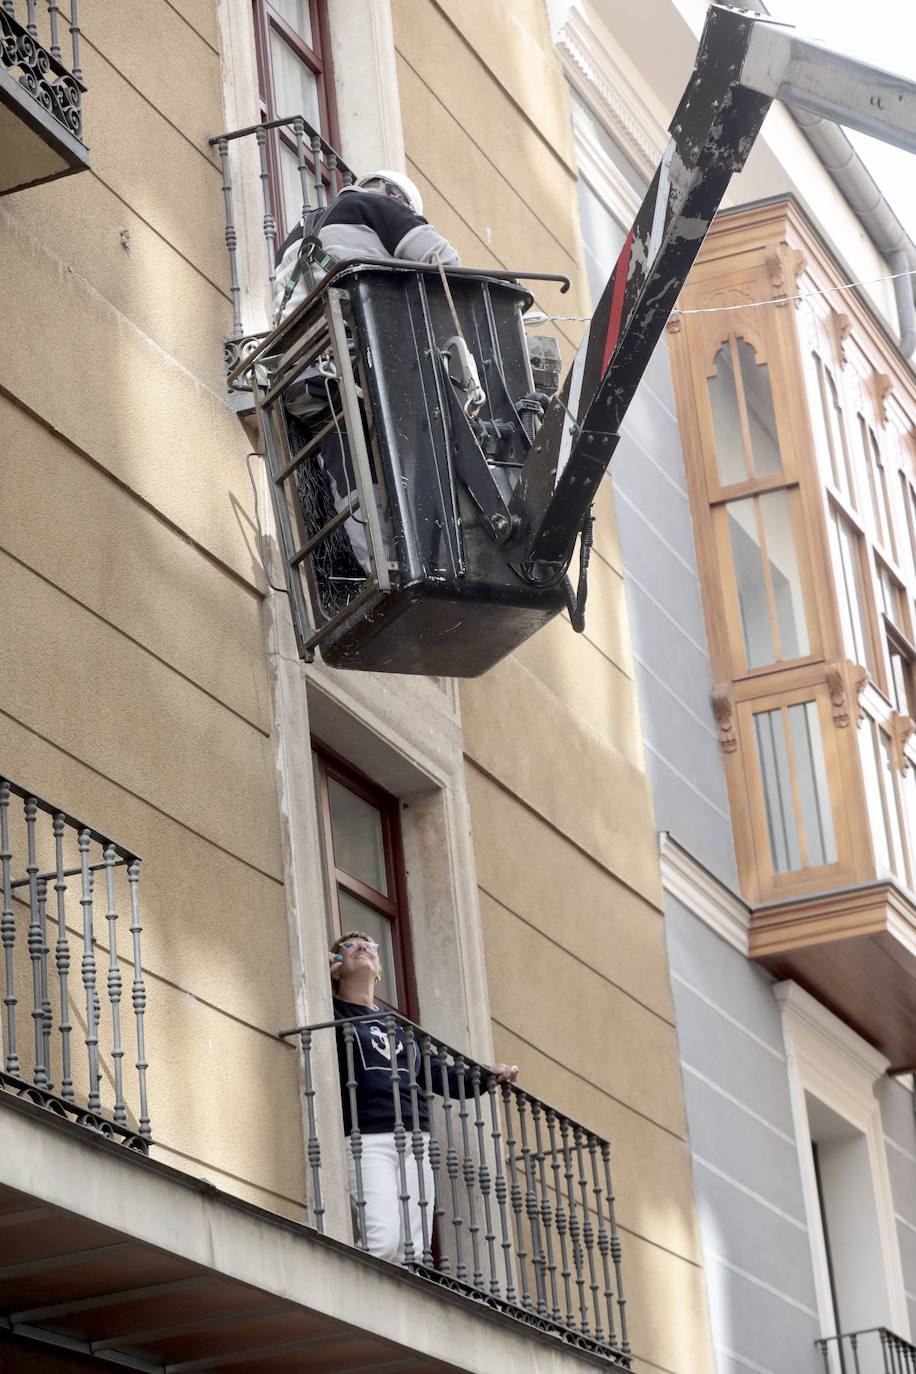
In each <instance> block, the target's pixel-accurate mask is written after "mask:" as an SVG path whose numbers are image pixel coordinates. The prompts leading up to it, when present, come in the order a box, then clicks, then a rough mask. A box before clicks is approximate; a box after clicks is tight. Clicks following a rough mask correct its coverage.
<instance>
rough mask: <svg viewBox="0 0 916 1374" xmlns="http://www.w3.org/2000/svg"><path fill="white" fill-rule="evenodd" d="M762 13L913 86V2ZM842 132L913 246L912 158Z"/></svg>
mask: <svg viewBox="0 0 916 1374" xmlns="http://www.w3.org/2000/svg"><path fill="white" fill-rule="evenodd" d="M767 9H768V10H769V12H770V14H772V15H773V17H774V18H777V19H786V20H788V21H789V22H790V23H793V24H795V26H796V28H798V29H800V30H801V31H802V32H803V33H805V34H806V35H809V36H810V37H812V38H819V39H821V40H822V41H824V42H826V43H829V44H830V46H831V47H832V48H836V49H839V50H841V51H844V52H848V53H851V54H853V55H854V56H856V57H858V58H860V59H861V60H862V61H864V62H871V63H874V65H875V66H879V67H884V68H886V69H887V70H888V71H893V72H897V73H899V74H900V75H901V76H904V77H907V78H908V79H909V80H911V81H916V0H867V3H863V2H862V0H768V3H767ZM847 132H848V133H849V138H850V141H851V142H852V144H853V146H854V147H855V149H856V152H857V153H858V154H859V156H860V157H861V159H862V161H863V162H864V163H865V165H866V166H867V167H868V170H869V171H870V172H871V174H872V176H873V177H874V179H875V181H876V182H877V184H878V186H879V187H880V188H881V190H882V191H883V192H884V195H885V197H886V198H887V200H888V201H889V203H890V205H891V207H892V208H893V210H894V211H895V213H896V215H897V218H898V219H899V220H900V222H901V223H902V225H903V227H904V228H905V229H906V231H907V233H908V234H909V236H910V238H911V239H913V240H914V242H916V153H905V152H902V151H901V150H900V149H899V148H893V147H891V146H890V145H889V144H887V143H882V142H880V141H879V140H878V139H874V138H868V137H866V136H865V135H864V134H859V133H856V132H855V131H854V130H851V131H847Z"/></svg>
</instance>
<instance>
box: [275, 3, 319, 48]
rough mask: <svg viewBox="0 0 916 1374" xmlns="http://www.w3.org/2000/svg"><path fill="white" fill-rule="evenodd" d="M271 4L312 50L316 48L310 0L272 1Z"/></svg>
mask: <svg viewBox="0 0 916 1374" xmlns="http://www.w3.org/2000/svg"><path fill="white" fill-rule="evenodd" d="M270 4H271V7H272V8H273V9H275V10H276V12H277V14H279V16H280V18H281V19H285V20H286V22H287V24H289V26H290V28H291V29H293V30H294V32H296V33H297V34H298V35H299V37H300V38H304V39H305V41H306V43H307V44H308V45H309V47H310V48H314V46H315V43H314V40H313V38H312V16H311V13H310V10H311V5H310V2H309V0H270Z"/></svg>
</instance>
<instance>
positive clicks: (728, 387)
mask: <svg viewBox="0 0 916 1374" xmlns="http://www.w3.org/2000/svg"><path fill="white" fill-rule="evenodd" d="M844 279H845V280H848V275H847V274H845V273H844V272H842V271H841V270H840V269H838V268H836V266H835V265H834V264H833V263H832V262H831V260H830V258H829V256H828V254H827V252H826V250H825V249H824V248H823V246H822V245H821V244H820V243H819V242H818V241H817V239H816V237H815V236H814V235H813V233H812V231H811V230H810V229H809V227H808V225H807V223H806V222H805V221H804V220H803V218H802V216H801V213H800V212H799V211H797V209H796V208H795V207H794V205H793V204H792V203H790V202H784V203H781V204H777V203H773V204H769V205H765V206H756V207H748V208H747V209H746V210H743V211H736V212H732V213H729V214H728V215H725V216H722V217H720V219H718V220H717V221H716V222H715V224H714V225H713V228H712V230H711V232H710V235H709V236H708V238H707V241H706V243H705V244H704V247H703V250H702V251H701V253H700V256H699V258H698V260H697V264H696V265H695V267H694V269H693V272H692V273H691V276H690V279H689V281H688V284H687V286H686V287H685V290H684V292H683V295H682V298H681V305H682V307H683V310H684V312H685V313H684V314H683V315H681V316H680V317H677V316H676V317H675V318H674V320H673V322H672V326H671V329H670V331H669V340H670V347H671V353H672V364H673V372H674V380H675V394H676V399H677V405H678V417H679V423H680V428H681V434H682V439H683V443H684V452H685V462H686V467H687V478H688V489H689V494H690V502H691V511H692V515H693V521H694V528H695V533H696V545H697V553H698V566H699V570H700V576H701V580H702V584H703V603H704V612H705V615H706V621H707V629H708V637H709V645H710V655H711V659H712V667H713V673H714V675H715V681H716V682H717V683H718V684H719V685H718V686H717V688H716V693H715V698H716V700H715V707H716V717H717V719H718V721H719V725H720V731H721V738H722V742H723V748H724V749H725V754H724V759H725V768H726V775H727V778H728V784H729V794H730V799H731V804H732V814H733V821H734V830H735V837H736V850H737V857H738V865H739V872H740V874H741V879H742V884H743V886H744V888H745V891H746V894H747V895H748V897H749V898H750V899H751V900H752V901H767V900H771V899H772V900H775V899H776V898H777V897H778V898H779V899H781V900H784V899H785V898H787V897H790V896H791V895H792V894H793V893H795V892H797V893H799V894H802V893H806V892H812V891H815V890H819V889H820V888H824V889H826V888H830V887H837V886H839V885H840V884H845V883H854V882H856V881H868V880H869V879H873V878H874V877H875V876H876V874H878V873H882V874H889V875H892V876H893V877H894V878H895V879H896V880H897V881H898V882H900V883H901V884H902V885H904V886H907V887H909V888H914V883H916V860H914V857H913V853H912V845H913V840H914V835H913V824H912V821H911V819H910V811H911V808H912V803H911V801H910V798H911V797H912V796H914V795H916V791H914V784H912V783H911V782H910V780H909V775H908V774H907V772H906V769H905V762H906V756H905V754H904V753H903V751H902V749H901V747H900V746H899V744H898V743H896V742H895V741H896V740H897V739H898V736H899V735H900V732H901V730H904V732H905V729H907V728H908V721H909V719H910V718H912V717H913V709H914V707H916V638H914V633H916V629H914V627H916V619H914V614H916V603H914V594H916V439H914V435H916V382H914V379H913V377H912V375H911V374H910V373H909V372H908V371H907V369H905V368H903V367H902V366H901V365H900V363H899V360H898V359H895V358H894V357H893V351H892V349H891V348H890V347H889V345H888V342H887V340H886V339H885V338H883V337H882V336H881V333H880V330H879V329H878V328H877V327H876V326H875V324H874V321H873V319H872V318H871V317H870V316H869V314H868V312H867V310H865V309H864V307H862V306H861V305H860V304H859V303H858V302H856V301H855V300H854V299H853V298H850V299H847V298H846V297H845V296H838V295H831V294H829V292H828V293H827V294H823V295H817V294H813V295H810V294H808V293H817V292H818V291H824V288H833V287H834V286H835V284H836V282H838V281H842V280H844ZM799 292H804V293H806V298H805V301H804V305H803V307H802V308H799V307H798V306H797V304H796V303H793V302H792V301H791V300H789V299H787V298H788V297H793V296H795V295H796V294H797V293H799ZM760 302H770V304H763V305H761V304H759V303H760ZM691 311H694V312H696V313H694V314H691V313H689V312H691ZM865 684H871V686H870V688H869V692H870V693H871V695H870V696H869V702H870V705H869V714H867V715H866V716H865V719H864V721H863V719H862V717H863V711H862V709H861V708H860V701H859V697H860V693H861V691H862V689H863V686H864V685H865ZM732 714H733V717H734V725H732V723H731V719H732ZM726 718H727V719H726ZM723 720H725V724H724V725H723ZM895 721H896V722H902V725H896V726H895V725H894V722H895ZM895 731H896V733H895ZM866 742H867V747H866ZM736 746H737V747H736ZM912 772H913V770H912V769H910V774H912ZM914 892H916V888H914ZM914 915H916V909H914ZM914 935H916V930H914Z"/></svg>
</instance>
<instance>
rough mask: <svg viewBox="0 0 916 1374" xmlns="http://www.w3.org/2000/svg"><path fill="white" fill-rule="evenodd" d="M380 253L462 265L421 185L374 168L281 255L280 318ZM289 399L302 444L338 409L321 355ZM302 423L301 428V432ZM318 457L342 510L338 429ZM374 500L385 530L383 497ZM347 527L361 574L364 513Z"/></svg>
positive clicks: (307, 218) (345, 491)
mask: <svg viewBox="0 0 916 1374" xmlns="http://www.w3.org/2000/svg"><path fill="white" fill-rule="evenodd" d="M316 241H317V242H316ZM304 245H305V251H303V246H304ZM380 258H381V259H385V258H396V259H399V260H401V261H406V262H421V263H432V262H435V261H437V260H438V261H439V262H441V264H442V266H443V267H446V268H448V267H458V266H460V259H459V257H458V254H457V253H456V252H455V249H454V248H453V247H452V246H451V244H450V243H449V242H448V240H447V239H444V238H443V237H442V235H441V234H440V233H438V232H437V231H436V230H435V229H434V228H433V226H432V225H431V224H430V223H429V222H428V221H427V220H425V219H424V218H423V197H422V196H421V195H420V191H419V188H418V187H417V186H416V185H415V184H414V183H413V182H412V181H411V179H410V177H408V176H405V175H404V174H403V173H402V172H394V171H389V170H385V171H379V172H369V173H367V174H366V175H365V176H362V177H360V178H359V179H358V180H357V181H356V183H355V184H354V185H353V186H345V187H344V188H343V190H342V191H341V192H340V194H339V195H338V196H337V197H336V198H335V199H334V200H333V201H332V203H331V204H330V206H328V207H327V208H326V209H324V210H320V211H307V212H306V214H305V215H304V216H303V218H302V219H301V220H300V221H299V223H298V224H297V225H296V227H295V228H294V229H293V230H292V232H291V233H290V234H289V235H288V236H287V238H286V241H285V242H284V243H283V245H282V247H281V248H280V250H279V252H278V255H277V270H276V285H275V292H274V303H275V306H276V320H275V323H277V324H279V323H280V321H281V320H284V319H286V317H287V316H288V315H289V314H290V313H291V312H292V311H293V310H295V309H296V307H297V306H298V305H299V304H300V303H301V302H302V301H304V300H305V298H306V296H307V295H308V294H309V293H310V292H311V291H313V290H314V288H315V287H316V286H317V285H318V284H319V283H320V282H321V280H322V279H323V277H324V276H325V274H326V273H327V272H329V271H330V270H331V268H332V267H334V266H336V264H337V263H339V262H342V261H345V260H350V259H352V260H354V261H356V262H364V261H366V260H373V259H380ZM284 404H285V406H286V410H287V414H288V415H289V416H291V417H293V429H294V432H293V433H291V436H290V438H291V441H294V440H298V443H296V444H295V446H296V447H298V448H301V447H302V445H303V444H304V443H307V442H308V439H309V438H310V437H312V436H314V435H315V434H317V432H318V431H319V430H320V429H322V428H323V427H324V425H325V424H326V423H327V421H328V419H329V418H330V415H331V414H333V411H334V410H335V409H337V408H339V397H338V392H337V387H336V383H335V382H334V381H333V377H332V376H329V375H328V371H327V368H326V366H324V365H323V364H322V362H321V360H319V362H318V363H317V364H313V365H312V366H310V367H308V368H306V369H304V371H303V372H302V373H301V375H300V376H299V377H297V378H296V380H295V381H294V382H293V383H292V385H291V386H290V387H288V388H287V391H286V394H285V396H284ZM297 423H298V425H300V426H301V432H300V433H298V434H296V433H295V425H296V424H297ZM320 461H321V464H322V466H323V468H324V471H325V473H326V474H327V477H328V479H329V485H330V496H331V499H332V501H333V505H334V510H338V511H339V510H341V509H342V508H343V506H344V505H346V504H349V500H350V497H351V495H352V493H353V492H354V491H355V482H354V478H353V465H352V462H351V458H350V453H349V446H348V444H347V441H346V437H345V436H344V435H343V434H342V433H341V432H340V431H339V430H337V432H336V433H334V434H332V435H331V436H330V437H329V438H328V439H327V440H326V441H325V442H324V443H323V444H322V447H321V458H320ZM297 482H300V474H298V473H297ZM376 493H378V488H376ZM300 494H301V495H302V494H303V491H302V486H301V484H300ZM376 500H377V503H378V504H379V507H380V515H381V517H382V523H383V528H384V525H385V520H384V513H383V512H382V511H381V503H380V502H379V501H378V494H377V495H376ZM307 504H309V503H308V502H304V505H307ZM344 528H345V530H346V534H347V536H348V538H349V545H350V550H351V551H352V557H353V559H354V560H355V562H356V564H357V568H356V569H354V571H356V573H357V578H358V577H359V576H361V575H365V573H366V572H367V571H368V568H369V556H368V550H367V543H366V531H365V521H364V520H363V519H361V518H359V516H358V515H356V516H350V517H349V518H348V519H347V520H346V522H345V525H344ZM315 532H316V531H315V530H309V531H308V533H310V534H312V533H315ZM338 571H340V570H339V569H338ZM344 580H347V579H346V578H345V577H344ZM350 580H354V579H350Z"/></svg>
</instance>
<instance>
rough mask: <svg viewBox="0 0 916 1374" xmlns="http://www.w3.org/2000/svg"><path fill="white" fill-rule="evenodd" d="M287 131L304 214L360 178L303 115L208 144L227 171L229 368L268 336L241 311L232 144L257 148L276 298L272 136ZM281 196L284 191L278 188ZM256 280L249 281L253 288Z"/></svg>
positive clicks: (267, 278) (268, 278)
mask: <svg viewBox="0 0 916 1374" xmlns="http://www.w3.org/2000/svg"><path fill="white" fill-rule="evenodd" d="M283 129H286V130H289V132H290V134H291V135H292V137H293V139H294V140H295V144H296V168H297V174H298V178H299V189H300V191H301V193H302V207H301V208H302V213H304V212H305V211H306V210H309V209H312V208H314V207H316V206H324V205H327V204H328V200H329V199H333V197H334V196H335V195H337V193H338V191H340V190H341V188H342V187H344V186H349V185H351V184H352V182H354V181H355V180H356V175H355V173H354V172H353V171H351V169H350V168H349V167H348V166H347V164H346V163H345V162H344V160H343V158H342V157H341V156H340V153H338V151H337V149H336V148H332V147H331V145H330V143H327V142H326V141H325V139H323V138H322V137H321V134H320V133H319V132H318V130H317V129H313V128H312V126H311V124H308V123H306V121H305V120H304V119H303V118H302V117H301V115H296V116H289V117H287V118H286V119H273V120H268V121H265V122H264V123H263V124H253V125H250V126H249V127H248V128H246V129H235V130H234V131H233V132H232V133H226V134H219V135H218V136H217V137H216V138H211V139H210V146H211V147H214V148H216V150H217V152H218V153H219V158H220V165H221V167H222V173H223V201H224V206H225V211H226V248H227V250H228V253H229V277H230V291H231V294H232V338H231V339H228V340H227V341H226V365H227V368H228V369H229V370H230V371H231V370H232V368H233V367H234V366H235V364H236V363H237V362H238V361H239V360H240V359H241V358H242V357H244V356H245V355H246V353H247V352H249V351H250V350H251V349H252V348H253V347H254V346H255V345H256V343H257V341H258V340H259V339H262V338H263V337H264V334H263V333H250V332H248V331H247V328H246V322H245V320H244V318H243V310H242V295H243V292H242V283H241V280H240V274H239V251H238V250H239V215H238V209H237V206H236V201H235V196H236V188H235V186H234V184H233V175H232V159H231V153H230V145H231V144H234V143H238V141H239V140H240V139H242V140H253V141H254V142H255V143H256V145H257V150H258V166H259V174H258V179H259V180H260V183H261V199H262V204H263V207H264V215H263V220H262V232H263V236H264V243H265V247H266V251H267V271H266V273H265V275H264V278H263V283H262V284H263V285H265V287H266V288H269V293H270V296H271V298H272V297H273V285H274V279H275V276H276V270H275V267H276V257H277V247H278V243H277V220H276V216H275V214H274V208H273V206H274V201H273V194H274V193H275V192H276V191H277V189H278V188H276V187H275V186H274V185H273V184H272V178H273V177H275V175H276V174H275V173H274V172H272V170H271V160H270V152H269V140H270V139H271V138H272V137H274V138H275V137H277V131H279V130H283ZM242 190H243V193H247V194H249V195H250V194H251V193H252V192H253V191H254V187H250V188H249V187H246V186H243V187H242ZM279 193H280V194H282V191H281V192H279ZM252 285H253V283H249V286H252Z"/></svg>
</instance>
